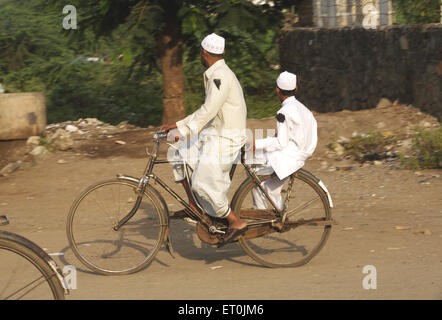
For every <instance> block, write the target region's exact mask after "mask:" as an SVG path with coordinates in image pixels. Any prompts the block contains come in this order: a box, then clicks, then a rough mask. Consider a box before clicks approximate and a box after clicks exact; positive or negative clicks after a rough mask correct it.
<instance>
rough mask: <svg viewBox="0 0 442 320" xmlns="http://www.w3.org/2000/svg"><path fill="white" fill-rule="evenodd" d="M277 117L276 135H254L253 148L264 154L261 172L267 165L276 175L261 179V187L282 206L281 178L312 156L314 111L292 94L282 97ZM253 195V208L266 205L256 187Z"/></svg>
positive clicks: (282, 182)
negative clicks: (256, 136)
mask: <svg viewBox="0 0 442 320" xmlns="http://www.w3.org/2000/svg"><path fill="white" fill-rule="evenodd" d="M281 115H282V116H281ZM277 119H278V120H277V131H278V134H277V136H276V137H268V138H265V139H257V140H256V141H255V149H256V153H257V154H258V158H259V153H260V152H263V154H261V156H262V155H263V156H264V157H263V158H264V159H265V162H266V163H265V164H264V165H263V167H264V168H263V169H261V172H263V174H268V173H269V172H268V171H269V170H266V167H267V168H268V167H270V168H271V169H273V171H274V172H275V173H276V175H277V176H276V177H272V178H269V179H267V180H266V181H265V182H263V187H264V189H265V190H266V192H267V193H268V194H269V197H270V198H271V199H272V200H273V201H274V203H275V204H276V205H277V206H279V208H280V209H281V208H282V205H283V203H282V198H281V189H282V187H283V185H284V182H285V181H286V180H287V178H288V176H290V175H291V174H292V173H293V172H296V171H297V170H299V169H300V168H301V167H302V166H303V165H304V163H305V161H306V160H307V159H308V158H310V157H311V156H312V154H313V151H314V150H315V148H316V144H317V142H318V137H317V123H316V120H315V118H314V116H313V114H312V113H311V112H310V110H308V109H307V108H306V107H305V106H304V105H303V104H302V103H301V102H299V101H298V100H296V98H295V97H290V98H287V99H286V100H284V101H283V103H282V107H281V109H280V110H279V111H278V113H277ZM265 171H266V172H265ZM264 172H265V173H264ZM258 174H259V171H258ZM252 197H253V202H254V206H255V208H258V209H266V208H267V204H266V198H265V196H264V194H262V192H261V191H260V190H259V189H258V188H256V187H255V188H254V189H253V190H252Z"/></svg>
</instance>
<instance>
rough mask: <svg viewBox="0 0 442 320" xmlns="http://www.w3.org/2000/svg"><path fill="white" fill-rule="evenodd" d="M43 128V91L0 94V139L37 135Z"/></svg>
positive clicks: (44, 123)
mask: <svg viewBox="0 0 442 320" xmlns="http://www.w3.org/2000/svg"><path fill="white" fill-rule="evenodd" d="M45 128H46V104H45V96H44V94H43V93H41V92H29V93H2V94H0V140H15V139H27V138H28V137H30V136H39V135H41V134H42V133H44V130H45Z"/></svg>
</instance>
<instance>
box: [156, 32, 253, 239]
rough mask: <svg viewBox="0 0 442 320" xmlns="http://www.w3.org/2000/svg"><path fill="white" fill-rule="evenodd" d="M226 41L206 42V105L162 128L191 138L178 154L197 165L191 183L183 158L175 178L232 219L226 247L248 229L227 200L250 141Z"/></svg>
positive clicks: (209, 209) (212, 210) (214, 212)
mask: <svg viewBox="0 0 442 320" xmlns="http://www.w3.org/2000/svg"><path fill="white" fill-rule="evenodd" d="M224 44H225V40H224V38H222V37H220V36H218V35H216V34H214V33H212V34H210V35H208V36H207V37H205V38H204V39H203V41H202V42H201V48H200V56H201V62H202V64H203V65H204V66H205V67H206V68H207V70H206V71H205V72H204V87H205V94H206V98H205V102H204V104H203V105H202V106H201V107H200V108H199V109H198V110H196V111H195V112H194V113H192V114H191V115H189V116H187V117H186V118H184V119H183V120H181V121H178V122H177V123H174V124H168V125H163V126H162V127H161V130H163V131H170V130H171V131H170V132H169V136H173V138H174V139H175V138H177V139H178V138H180V137H181V136H182V137H187V139H186V140H185V141H184V143H183V144H182V145H181V147H180V148H179V151H177V152H176V153H175V157H176V159H180V158H181V159H185V161H186V162H187V163H188V164H189V166H190V167H191V168H192V169H193V173H192V177H191V180H190V181H191V186H189V184H188V183H187V180H186V179H185V172H184V170H185V169H184V167H183V165H182V163H181V164H178V165H174V176H175V181H176V182H180V183H182V184H183V187H184V189H185V190H186V193H187V196H188V198H189V204H190V205H191V207H192V208H193V209H195V210H197V211H201V210H198V207H199V205H198V204H197V202H196V201H195V200H194V198H193V195H195V197H196V198H197V201H198V203H199V204H200V205H201V206H202V208H203V209H204V211H205V212H206V213H207V214H209V215H210V216H212V217H216V218H225V219H227V221H228V223H229V228H228V229H227V231H226V233H225V234H224V235H223V237H222V240H221V244H220V245H221V246H222V245H224V244H225V243H229V242H232V241H234V240H235V239H236V238H238V237H239V236H241V235H243V234H244V233H245V231H246V230H247V223H246V222H245V221H243V220H241V219H240V218H239V217H237V216H236V215H235V213H234V212H233V211H232V210H231V208H230V205H229V201H228V199H227V191H228V189H229V187H230V184H231V181H230V177H229V172H230V169H231V167H232V164H233V162H234V161H235V160H236V159H237V156H238V154H239V152H240V150H241V147H242V146H243V145H244V143H245V141H246V131H245V129H246V116H247V108H246V103H245V100H244V95H243V91H242V88H241V85H240V83H239V81H238V79H237V78H236V76H235V74H234V73H233V72H232V70H231V69H230V68H229V67H228V66H227V64H226V63H225V61H224ZM189 158H193V159H189ZM192 191H193V192H194V193H193V194H192ZM178 214H179V213H175V216H176V215H178Z"/></svg>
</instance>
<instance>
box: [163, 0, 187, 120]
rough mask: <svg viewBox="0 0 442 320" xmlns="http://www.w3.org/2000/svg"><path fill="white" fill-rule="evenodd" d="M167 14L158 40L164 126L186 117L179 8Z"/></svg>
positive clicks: (168, 10)
mask: <svg viewBox="0 0 442 320" xmlns="http://www.w3.org/2000/svg"><path fill="white" fill-rule="evenodd" d="M173 2H174V1H170V2H169V1H168V3H173ZM165 12H166V20H165V22H166V24H165V28H164V32H163V33H162V34H160V35H159V36H158V39H157V40H158V48H159V55H160V60H161V69H162V74H163V120H162V122H163V124H165V123H174V122H176V121H178V120H181V119H183V118H184V117H185V116H186V108H185V106H184V73H183V40H182V34H181V21H180V20H179V19H178V17H177V12H178V8H176V7H175V8H170V7H169V8H167V10H166V11H165Z"/></svg>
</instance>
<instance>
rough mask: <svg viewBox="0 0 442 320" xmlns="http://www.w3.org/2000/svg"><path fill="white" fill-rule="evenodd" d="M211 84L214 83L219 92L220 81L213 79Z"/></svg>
mask: <svg viewBox="0 0 442 320" xmlns="http://www.w3.org/2000/svg"><path fill="white" fill-rule="evenodd" d="M213 82H215V85H216V87H217V88H218V90H219V87H220V86H221V79H213Z"/></svg>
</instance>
